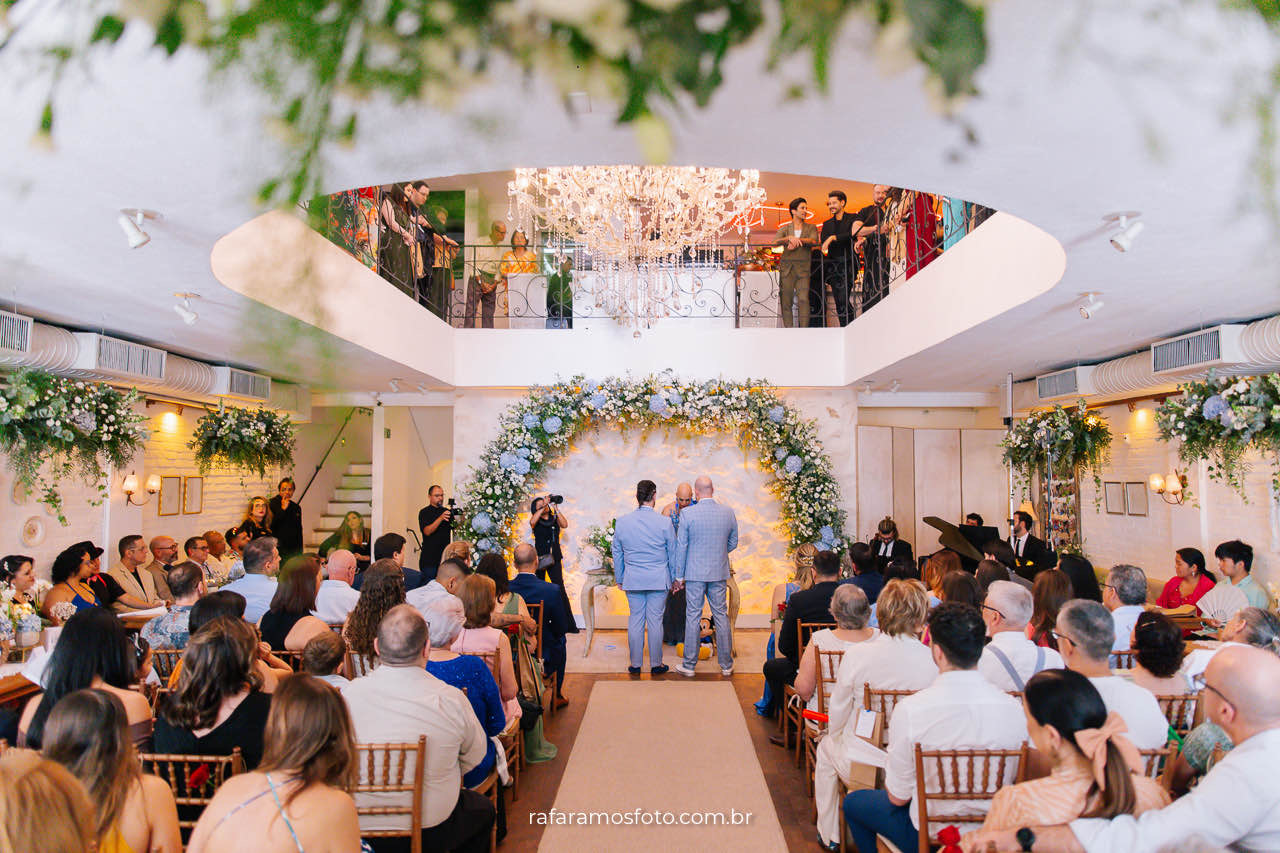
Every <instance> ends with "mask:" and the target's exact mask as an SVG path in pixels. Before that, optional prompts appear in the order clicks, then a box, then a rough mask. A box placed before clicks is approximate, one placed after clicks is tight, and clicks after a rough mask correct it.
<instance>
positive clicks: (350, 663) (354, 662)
mask: <svg viewBox="0 0 1280 853" xmlns="http://www.w3.org/2000/svg"><path fill="white" fill-rule="evenodd" d="M377 665H378V657H377V655H363V654H360V653H359V652H355V651H352V650H351V649H347V678H360V677H361V676H365V675H368V674H369V673H371V672H373V670H374V668H375V667H377Z"/></svg>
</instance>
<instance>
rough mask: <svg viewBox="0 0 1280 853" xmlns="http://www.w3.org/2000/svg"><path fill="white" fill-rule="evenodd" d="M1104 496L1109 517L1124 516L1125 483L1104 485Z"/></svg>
mask: <svg viewBox="0 0 1280 853" xmlns="http://www.w3.org/2000/svg"><path fill="white" fill-rule="evenodd" d="M1102 495H1103V499H1104V500H1105V502H1106V504H1107V515H1124V513H1125V503H1124V483H1119V482H1116V483H1103V484H1102Z"/></svg>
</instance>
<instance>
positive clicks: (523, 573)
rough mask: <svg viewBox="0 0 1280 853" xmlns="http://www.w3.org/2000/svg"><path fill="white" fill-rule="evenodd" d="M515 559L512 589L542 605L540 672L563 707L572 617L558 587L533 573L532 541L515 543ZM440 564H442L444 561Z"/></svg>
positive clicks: (535, 565)
mask: <svg viewBox="0 0 1280 853" xmlns="http://www.w3.org/2000/svg"><path fill="white" fill-rule="evenodd" d="M445 550H446V551H447V550H448V549H445ZM515 562H516V576H515V577H514V578H512V579H511V584H510V586H511V591H512V592H514V593H516V594H518V595H519V596H520V597H521V598H523V599H524V600H525V603H526V604H541V605H542V649H541V652H542V664H543V672H544V673H545V674H546V676H547V678H554V679H555V687H556V699H555V702H556V707H557V708H562V707H564V706H565V705H568V704H569V700H568V699H566V698H564V693H563V692H561V691H562V690H563V689H564V668H565V640H564V638H565V634H567V633H568V632H569V624H570V621H569V620H570V619H572V618H573V617H572V616H571V615H570V614H568V613H566V612H565V610H564V604H563V601H562V598H563V597H562V596H561V593H560V587H558V586H556V585H555V584H553V583H549V582H547V581H541V580H538V578H537V576H536V575H535V574H534V573H535V572H536V571H537V569H538V552H537V551H536V550H534V547H533V546H532V545H530V544H529V543H527V542H522V543H521V544H519V545H517V546H516V551H515ZM441 568H442V569H443V568H444V564H443V563H441Z"/></svg>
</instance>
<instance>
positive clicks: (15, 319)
mask: <svg viewBox="0 0 1280 853" xmlns="http://www.w3.org/2000/svg"><path fill="white" fill-rule="evenodd" d="M0 350H6V351H8V352H16V353H28V352H30V351H31V318H30V317H24V316H22V315H21V314H11V313H9V312H8V311H0Z"/></svg>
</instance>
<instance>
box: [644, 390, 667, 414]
mask: <svg viewBox="0 0 1280 853" xmlns="http://www.w3.org/2000/svg"><path fill="white" fill-rule="evenodd" d="M649 411H651V412H653V413H654V414H655V415H665V414H667V413H668V412H669V411H671V409H670V408H669V407H668V406H667V398H666V397H664V396H662V395H661V394H654V395H653V396H652V397H650V398H649Z"/></svg>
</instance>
